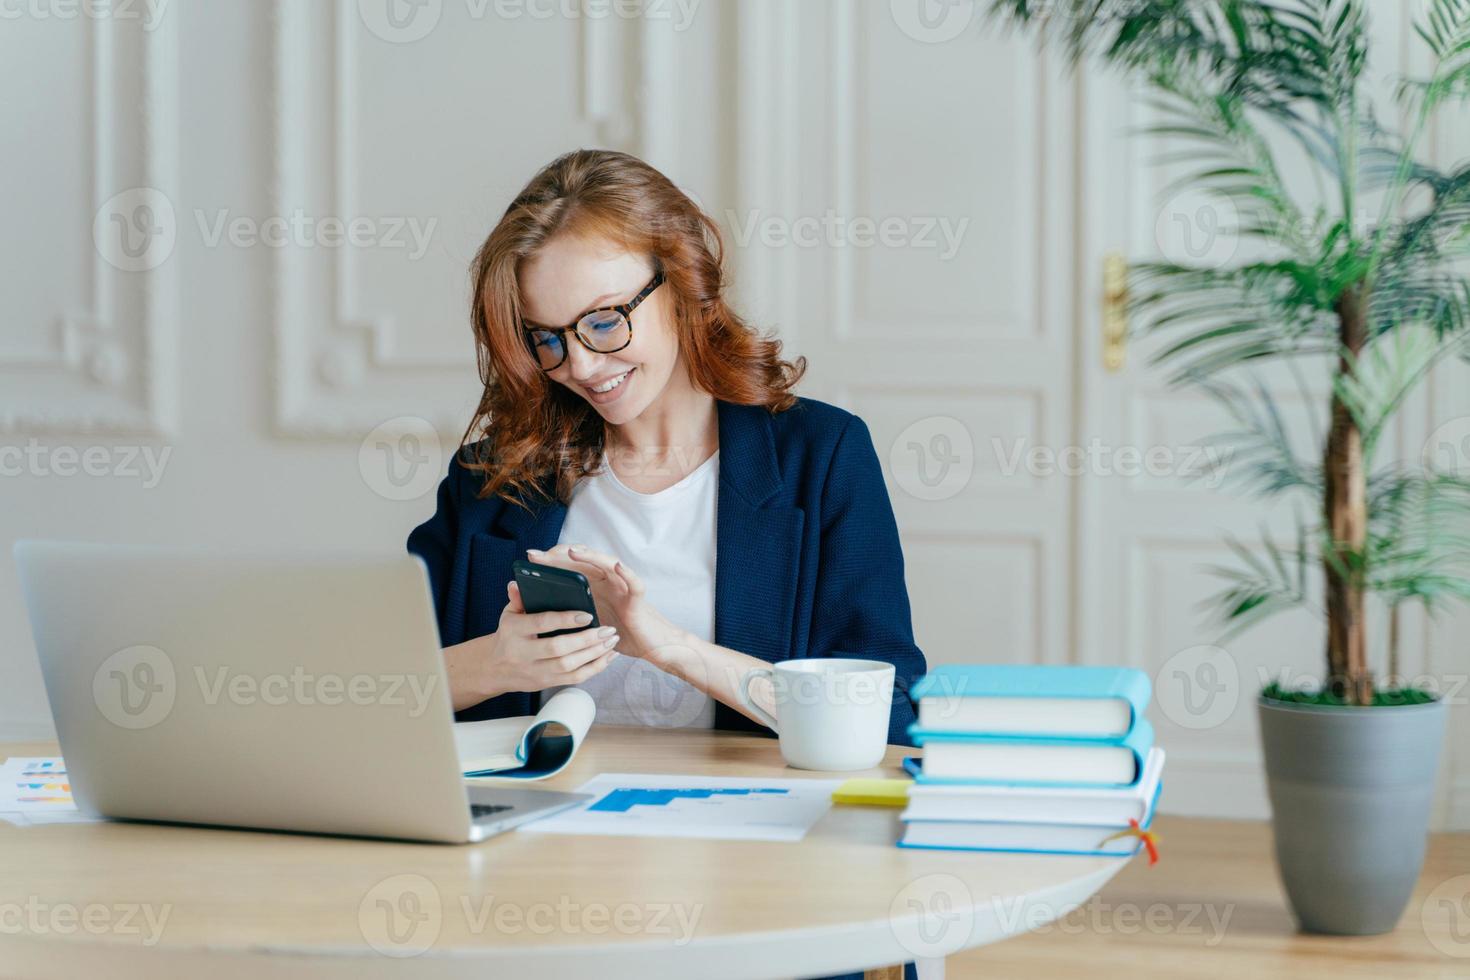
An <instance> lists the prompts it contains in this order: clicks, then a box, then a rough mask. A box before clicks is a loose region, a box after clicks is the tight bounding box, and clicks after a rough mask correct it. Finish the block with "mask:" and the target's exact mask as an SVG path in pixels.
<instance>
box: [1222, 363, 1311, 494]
mask: <svg viewBox="0 0 1470 980" xmlns="http://www.w3.org/2000/svg"><path fill="white" fill-rule="evenodd" d="M1249 381H1250V387H1249V390H1247V389H1245V388H1244V387H1243V386H1241V385H1239V384H1233V383H1229V382H1225V381H1222V380H1219V379H1215V378H1212V379H1207V380H1203V381H1201V382H1200V386H1201V388H1202V389H1203V390H1204V391H1205V393H1206V394H1208V395H1209V396H1210V397H1211V398H1212V399H1214V401H1215V402H1216V403H1217V404H1218V405H1219V406H1220V407H1221V408H1222V409H1224V411H1225V412H1226V413H1227V414H1228V415H1229V416H1230V417H1231V419H1232V421H1233V422H1234V423H1235V428H1233V429H1230V430H1227V431H1224V432H1221V433H1219V434H1218V435H1216V436H1214V437H1212V438H1211V440H1210V441H1211V442H1212V443H1213V442H1219V443H1222V444H1224V445H1226V446H1228V447H1229V449H1230V465H1229V468H1228V470H1227V472H1226V478H1225V480H1224V481H1222V485H1225V486H1229V487H1231V488H1232V489H1236V490H1238V491H1240V492H1245V493H1257V494H1260V495H1261V496H1263V497H1268V498H1269V497H1277V496H1281V495H1282V494H1285V493H1288V492H1292V491H1302V492H1304V493H1306V494H1308V495H1309V496H1311V497H1312V498H1313V499H1315V498H1317V497H1318V496H1320V495H1321V493H1322V464H1321V462H1320V461H1312V460H1307V459H1303V458H1301V457H1300V456H1299V455H1298V454H1297V452H1296V448H1295V445H1294V440H1293V438H1292V436H1291V432H1290V429H1289V427H1288V426H1287V423H1286V419H1285V417H1284V416H1283V415H1282V412H1281V409H1280V407H1279V406H1278V405H1277V402H1276V398H1275V396H1273V395H1272V394H1271V392H1270V390H1269V389H1268V388H1267V387H1266V386H1265V385H1264V384H1262V383H1261V381H1260V379H1259V378H1251V379H1249Z"/></svg>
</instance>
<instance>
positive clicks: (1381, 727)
mask: <svg viewBox="0 0 1470 980" xmlns="http://www.w3.org/2000/svg"><path fill="white" fill-rule="evenodd" d="M992 12H993V13H994V14H996V15H997V16H998V17H999V18H1000V19H1001V20H1002V21H1004V22H1005V23H1007V24H1008V25H1010V26H1012V27H1016V28H1019V29H1021V30H1023V31H1028V32H1031V33H1034V34H1036V35H1037V36H1038V37H1039V38H1040V39H1041V40H1042V41H1043V42H1044V43H1049V44H1052V45H1054V46H1057V47H1059V48H1060V49H1061V50H1062V51H1063V52H1064V53H1065V55H1066V56H1067V58H1068V60H1069V61H1070V62H1071V63H1073V64H1076V63H1077V62H1079V61H1082V60H1088V59H1092V60H1096V61H1099V62H1101V63H1102V64H1103V65H1105V66H1109V67H1111V68H1114V69H1116V70H1120V71H1123V72H1125V73H1127V74H1129V75H1130V76H1131V77H1132V78H1133V79H1134V80H1136V81H1137V82H1139V83H1140V84H1141V87H1142V89H1143V90H1144V91H1145V92H1146V93H1147V95H1148V96H1149V97H1150V101H1151V103H1152V104H1153V106H1154V107H1155V111H1156V113H1157V114H1158V115H1157V119H1158V120H1159V121H1158V124H1157V126H1156V127H1151V128H1152V129H1153V131H1154V132H1155V133H1157V134H1159V135H1163V136H1166V137H1168V138H1169V139H1171V140H1175V141H1179V140H1182V141H1184V142H1185V143H1186V144H1188V147H1189V151H1190V152H1189V161H1190V164H1191V172H1190V173H1189V174H1188V176H1187V177H1186V178H1185V180H1186V181H1187V182H1188V184H1189V186H1190V187H1191V188H1192V189H1193V190H1194V191H1196V192H1200V193H1204V194H1207V195H1214V196H1215V197H1217V198H1219V199H1221V200H1222V201H1228V202H1229V209H1227V210H1233V212H1234V213H1235V214H1237V215H1238V216H1239V225H1238V227H1237V228H1236V229H1235V231H1236V232H1237V233H1238V234H1239V236H1241V238H1240V240H1241V242H1242V244H1244V243H1247V242H1248V243H1250V244H1249V247H1248V249H1247V251H1249V253H1250V256H1249V257H1247V258H1242V259H1241V260H1239V261H1232V262H1230V263H1222V264H1214V265H1202V264H1195V265H1190V264H1178V263H1173V262H1150V263H1143V264H1139V265H1136V266H1134V267H1132V269H1131V270H1130V278H1129V292H1130V305H1131V308H1132V310H1133V311H1134V312H1135V313H1136V314H1137V317H1136V321H1137V323H1138V327H1137V328H1136V329H1137V330H1138V332H1140V333H1143V334H1148V335H1153V336H1154V337H1155V341H1156V342H1157V343H1158V344H1159V345H1160V347H1159V349H1158V353H1157V354H1156V360H1158V361H1160V362H1164V363H1167V364H1168V365H1169V366H1170V367H1171V368H1172V369H1173V375H1172V380H1173V381H1174V382H1175V383H1178V384H1186V385H1191V384H1192V385H1201V386H1204V387H1205V389H1206V390H1208V391H1209V392H1210V393H1211V394H1213V395H1214V396H1216V397H1217V398H1219V399H1220V400H1221V401H1222V402H1223V403H1224V404H1225V406H1226V407H1227V408H1228V409H1229V410H1230V411H1231V412H1232V413H1233V415H1234V416H1235V418H1236V419H1237V420H1238V421H1239V422H1241V423H1243V424H1242V425H1241V427H1240V429H1239V431H1238V432H1237V433H1235V434H1234V435H1235V436H1238V437H1243V438H1244V439H1245V440H1247V442H1248V445H1245V446H1243V447H1242V448H1243V450H1244V451H1243V452H1238V453H1237V454H1236V457H1235V459H1236V460H1237V461H1241V460H1244V464H1243V465H1242V467H1241V470H1242V472H1243V475H1244V476H1245V477H1246V478H1247V479H1248V481H1249V483H1250V489H1251V490H1252V492H1255V493H1258V494H1260V495H1261V496H1263V497H1266V498H1279V497H1290V496H1295V497H1296V498H1297V499H1298V500H1299V501H1301V502H1304V503H1305V504H1306V506H1305V507H1303V508H1302V509H1301V510H1300V511H1299V514H1298V517H1297V519H1296V534H1295V535H1294V539H1295V540H1294V542H1291V543H1286V544H1282V543H1278V542H1277V541H1276V540H1275V539H1274V538H1273V536H1272V535H1269V534H1266V533H1264V532H1263V535H1262V536H1263V539H1264V540H1263V542H1262V544H1261V545H1260V546H1259V547H1246V546H1244V545H1242V544H1240V543H1239V542H1235V541H1232V542H1231V543H1232V547H1233V548H1234V550H1235V552H1236V554H1237V555H1238V556H1239V558H1240V559H1241V561H1240V563H1239V565H1238V566H1237V567H1232V568H1226V569H1223V570H1221V571H1222V573H1223V574H1224V575H1225V576H1226V577H1227V580H1226V584H1225V587H1224V588H1223V589H1222V591H1221V592H1220V594H1219V595H1218V596H1217V597H1215V598H1216V599H1217V600H1218V603H1217V609H1218V611H1219V613H1220V615H1221V618H1222V620H1224V621H1225V623H1226V624H1227V631H1234V630H1238V629H1240V628H1242V627H1244V626H1247V625H1250V624H1253V623H1257V622H1259V621H1260V620H1261V619H1263V618H1264V617H1267V616H1270V615H1272V614H1274V613H1277V612H1280V611H1282V610H1285V609H1288V608H1294V607H1299V606H1303V605H1308V606H1315V607H1317V608H1319V609H1320V611H1321V612H1322V613H1323V615H1324V618H1325V623H1326V628H1325V631H1324V633H1325V635H1324V648H1325V652H1326V657H1325V664H1324V668H1323V671H1322V674H1321V677H1320V678H1319V682H1318V683H1316V684H1314V685H1312V686H1311V688H1310V689H1300V688H1298V687H1296V686H1293V685H1282V684H1279V683H1278V684H1270V685H1267V686H1266V688H1265V689H1264V690H1263V691H1262V692H1261V694H1260V697H1259V699H1258V714H1259V719H1260V724H1261V733H1262V743H1263V748H1264V751H1265V758H1266V769H1267V779H1268V785H1269V790H1270V797H1271V804H1272V810H1273V822H1274V835H1275V842H1276V857H1277V866H1278V868H1279V870H1280V872H1281V877H1282V882H1283V884H1284V886H1285V890H1286V892H1287V896H1288V898H1289V900H1290V903H1291V906H1292V908H1293V910H1294V912H1295V914H1296V916H1297V919H1298V921H1299V922H1300V924H1301V926H1302V927H1303V928H1304V929H1306V930H1308V931H1314V932H1326V933H1339V934H1370V933H1378V932H1384V931H1387V930H1390V929H1392V928H1393V927H1394V925H1395V924H1396V923H1397V921H1398V919H1399V917H1400V916H1401V914H1402V912H1403V909H1404V906H1405V904H1406V903H1407V901H1408V899H1409V896H1410V894H1411V892H1412V889H1413V886H1414V883H1415V881H1416V880H1417V878H1418V875H1419V871H1420V869H1421V866H1422V863H1423V856H1424V843H1425V832H1426V830H1427V825H1428V819H1429V810H1430V802H1431V798H1432V795H1433V788H1434V779H1435V771H1436V768H1437V759H1438V756H1439V746H1440V743H1441V741H1442V740H1443V729H1444V723H1445V719H1444V715H1445V707H1444V704H1443V703H1442V701H1441V700H1440V699H1439V698H1437V697H1436V696H1435V695H1434V693H1433V692H1432V691H1427V690H1421V689H1415V688H1412V687H1404V686H1398V685H1394V684H1392V683H1389V684H1382V685H1381V684H1379V683H1378V682H1377V676H1376V674H1375V670H1374V665H1373V661H1374V660H1378V662H1380V663H1385V665H1386V666H1387V668H1388V674H1389V680H1390V681H1392V680H1393V679H1394V677H1395V675H1396V674H1397V669H1396V666H1397V664H1396V661H1397V650H1396V649H1392V648H1393V647H1394V646H1395V644H1396V637H1397V635H1398V631H1397V629H1396V625H1397V616H1398V612H1399V609H1400V607H1401V606H1402V605H1403V604H1404V603H1421V604H1422V605H1423V606H1424V607H1426V608H1427V609H1428V610H1429V611H1430V612H1431V613H1433V612H1434V611H1436V610H1437V609H1438V608H1439V607H1440V606H1441V605H1443V604H1445V603H1447V602H1452V601H1463V600H1466V599H1467V598H1470V577H1467V555H1470V481H1467V480H1466V479H1464V478H1463V477H1462V476H1461V475H1459V474H1457V473H1455V472H1452V471H1447V470H1441V469H1437V468H1436V466H1435V465H1433V464H1432V463H1431V462H1429V461H1418V460H1416V461H1415V465H1410V464H1409V463H1408V462H1406V461H1404V460H1397V459H1393V460H1386V459H1385V458H1384V457H1385V456H1386V455H1387V454H1386V452H1385V448H1386V444H1387V442H1388V439H1387V438H1386V436H1387V434H1388V432H1389V430H1390V424H1391V422H1392V420H1393V419H1394V417H1395V415H1396V413H1397V412H1398V410H1399V408H1400V406H1401V405H1402V404H1403V402H1404V400H1405V398H1406V397H1407V396H1408V395H1409V394H1410V393H1411V392H1412V391H1413V390H1414V388H1415V387H1416V386H1417V385H1418V384H1419V383H1420V382H1421V381H1422V380H1423V378H1424V377H1425V375H1426V373H1427V372H1428V371H1429V370H1430V368H1431V367H1432V366H1433V365H1435V364H1436V363H1438V362H1440V361H1441V360H1444V359H1447V358H1459V359H1462V360H1463V358H1464V357H1465V355H1466V351H1467V347H1466V337H1467V335H1470V330H1467V329H1466V328H1467V326H1470V282H1467V280H1466V278H1465V276H1464V274H1463V271H1457V269H1456V265H1455V264H1456V262H1457V261H1458V260H1460V259H1462V258H1463V257H1464V256H1465V255H1466V254H1467V252H1470V164H1461V165H1460V166H1458V167H1456V168H1454V169H1450V170H1443V169H1439V168H1437V167H1434V166H1431V165H1430V164H1429V163H1428V162H1426V161H1425V160H1424V159H1423V153H1422V147H1421V144H1422V143H1423V141H1424V136H1425V133H1426V132H1427V131H1428V130H1429V128H1430V124H1431V122H1432V121H1433V120H1434V119H1435V117H1436V114H1437V113H1438V112H1439V111H1440V110H1441V109H1443V108H1446V107H1447V106H1450V105H1463V104H1464V101H1465V100H1466V98H1467V96H1470V0H1432V2H1430V3H1428V4H1427V6H1426V7H1425V9H1424V12H1423V17H1422V20H1421V22H1420V23H1418V24H1417V25H1416V33H1417V34H1418V36H1419V38H1420V39H1421V40H1422V41H1423V43H1424V44H1425V45H1426V46H1427V48H1428V53H1429V56H1430V58H1431V59H1432V64H1433V67H1432V69H1431V70H1430V72H1429V74H1428V77H1425V78H1412V79H1402V80H1399V81H1398V82H1397V85H1396V88H1395V93H1394V98H1395V99H1396V100H1397V103H1398V108H1399V110H1400V112H1401V115H1402V117H1403V118H1404V119H1406V120H1407V123H1406V124H1405V125H1404V126H1402V127H1401V131H1398V132H1396V131H1395V130H1394V129H1392V128H1390V127H1389V126H1387V125H1385V124H1384V123H1383V122H1382V120H1381V117H1380V116H1379V115H1378V114H1376V113H1375V108H1374V105H1373V100H1372V98H1371V96H1370V94H1369V91H1368V85H1367V83H1366V81H1365V79H1366V73H1367V71H1368V66H1369V56H1370V50H1369V48H1370V44H1369V42H1370V37H1371V33H1370V25H1369V22H1368V14H1367V12H1366V11H1365V9H1364V7H1363V4H1362V3H1360V2H1358V0H1272V2H1266V0H997V2H994V3H993V4H992ZM1286 151H1290V152H1292V153H1294V154H1296V155H1298V156H1299V157H1300V158H1303V159H1305V160H1306V161H1308V164H1309V167H1310V169H1311V170H1312V171H1313V172H1314V174H1313V175H1314V177H1315V178H1316V184H1317V188H1318V190H1317V191H1316V192H1315V193H1313V194H1310V195H1303V194H1299V193H1297V192H1295V189H1294V188H1293V187H1291V186H1288V182H1287V181H1285V180H1283V179H1282V167H1281V166H1280V163H1279V160H1278V156H1279V154H1280V153H1282V152H1286ZM1460 268H1461V269H1463V266H1461V267H1460ZM1280 362H1290V365H1291V367H1292V368H1293V369H1294V370H1296V371H1298V372H1300V371H1301V370H1302V369H1303V367H1305V369H1306V370H1308V371H1310V370H1320V371H1322V372H1323V375H1324V380H1326V381H1328V382H1330V387H1329V388H1324V390H1327V391H1330V394H1326V395H1324V396H1322V397H1323V398H1324V400H1325V401H1327V402H1328V404H1327V405H1325V406H1324V407H1325V408H1326V409H1327V413H1326V422H1325V425H1324V426H1323V427H1322V428H1323V429H1324V430H1325V431H1322V432H1321V433H1320V434H1319V435H1318V436H1316V437H1315V438H1314V439H1312V440H1311V441H1313V442H1315V443H1316V444H1315V445H1312V446H1310V447H1308V448H1307V449H1306V450H1305V451H1303V450H1301V449H1300V447H1299V446H1298V443H1299V442H1300V440H1294V439H1293V438H1292V436H1291V434H1290V433H1289V432H1288V430H1289V428H1290V427H1289V426H1287V425H1286V424H1285V422H1284V421H1283V419H1282V413H1281V412H1280V411H1279V409H1278V406H1277V405H1276V404H1275V402H1274V401H1273V397H1272V393H1271V387H1270V385H1268V384H1266V383H1264V382H1263V381H1262V380H1261V377H1262V375H1261V372H1262V370H1263V369H1266V368H1268V366H1269V365H1271V364H1274V363H1280ZM1454 367H1455V369H1458V368H1459V367H1460V365H1459V364H1455V365H1454ZM1238 475H1239V474H1238ZM1319 583H1320V584H1319ZM1370 596H1372V597H1376V598H1378V599H1381V600H1382V603H1381V608H1382V609H1383V610H1385V611H1386V615H1387V617H1388V618H1389V623H1388V629H1386V630H1383V631H1380V632H1385V633H1386V634H1387V635H1388V636H1389V637H1390V638H1391V640H1390V642H1388V643H1386V644H1383V645H1384V646H1386V647H1389V648H1390V649H1386V650H1382V651H1373V652H1376V653H1380V654H1381V655H1382V659H1381V660H1379V658H1378V657H1373V656H1370V641H1369V631H1368V627H1369V613H1370V609H1374V608H1377V607H1378V605H1379V604H1377V603H1375V604H1374V606H1370V605H1369V604H1368V602H1367V600H1368V598H1369V597H1370Z"/></svg>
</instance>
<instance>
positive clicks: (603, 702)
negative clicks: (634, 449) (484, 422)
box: [541, 449, 720, 728]
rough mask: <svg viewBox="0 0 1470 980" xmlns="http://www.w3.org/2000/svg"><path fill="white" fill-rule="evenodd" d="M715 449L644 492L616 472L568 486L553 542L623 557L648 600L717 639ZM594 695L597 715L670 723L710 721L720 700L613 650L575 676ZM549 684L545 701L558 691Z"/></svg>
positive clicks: (608, 720)
mask: <svg viewBox="0 0 1470 980" xmlns="http://www.w3.org/2000/svg"><path fill="white" fill-rule="evenodd" d="M719 457H720V453H719V450H718V449H717V450H715V452H714V454H713V455H712V456H710V458H709V459H707V460H705V461H704V462H703V463H701V464H700V465H699V466H697V467H695V468H694V470H693V471H692V472H690V473H689V474H688V475H687V476H685V477H684V479H682V480H680V481H679V482H678V483H676V484H674V485H673V486H671V487H667V488H666V489H663V490H660V491H659V492H658V493H639V492H638V491H636V490H632V489H630V488H629V487H627V486H625V485H624V484H623V482H622V481H621V480H619V479H618V478H617V475H616V474H614V473H613V471H612V467H611V466H610V465H609V463H608V460H607V456H606V454H605V453H604V455H603V458H602V470H601V472H600V473H598V474H596V475H593V476H588V477H584V478H583V479H582V480H581V481H580V482H579V483H578V484H577V486H576V488H575V489H573V491H572V499H571V502H570V503H569V504H568V506H567V515H566V518H565V520H564V522H563V524H562V529H561V534H560V536H559V537H558V538H557V544H559V545H560V544H584V545H586V546H587V547H589V548H591V549H593V550H594V551H601V552H604V553H605V554H609V555H612V556H614V557H615V558H617V559H618V560H620V561H622V562H624V563H625V564H626V565H627V566H628V567H629V568H631V569H632V570H633V571H634V572H636V573H637V575H638V577H639V578H640V579H642V580H643V584H644V588H645V590H646V593H647V596H648V600H649V601H650V602H652V603H653V605H654V607H655V608H656V609H658V610H659V611H660V612H662V613H663V614H664V615H665V616H666V617H668V619H669V620H670V621H671V622H672V623H674V624H675V625H676V626H680V627H682V628H684V629H686V630H688V631H689V632H690V633H692V634H694V635H695V636H697V637H699V638H701V639H704V640H709V641H713V640H714V624H715V515H716V493H717V492H718V488H719V483H720V473H719V469H720V466H719ZM576 686H577V687H580V688H582V689H583V690H585V691H586V692H587V693H588V694H591V695H592V698H593V700H594V701H596V702H597V722H598V723H599V724H605V725H647V726H654V727H664V728H685V727H687V728H712V727H714V721H715V702H714V700H713V699H711V698H710V697H709V695H707V694H705V693H704V692H703V691H701V690H699V689H698V688H696V687H694V686H692V685H690V684H689V683H687V682H686V681H683V680H680V679H679V678H677V677H674V676H673V675H671V674H667V673H665V672H664V671H662V670H659V669H658V668H657V667H654V666H652V665H651V664H649V663H647V662H645V661H643V660H639V659H638V658H637V657H630V656H626V655H624V656H619V657H615V658H614V659H613V661H612V663H610V664H609V665H608V666H607V668H606V669H604V670H603V671H602V673H600V674H598V675H597V676H595V677H592V678H590V679H588V680H586V681H584V682H582V683H581V684H578V685H576ZM559 690H561V688H559V687H558V688H552V689H549V690H546V691H543V692H542V694H541V703H542V704H545V703H546V699H547V698H549V697H550V696H551V695H552V694H554V693H556V691H559Z"/></svg>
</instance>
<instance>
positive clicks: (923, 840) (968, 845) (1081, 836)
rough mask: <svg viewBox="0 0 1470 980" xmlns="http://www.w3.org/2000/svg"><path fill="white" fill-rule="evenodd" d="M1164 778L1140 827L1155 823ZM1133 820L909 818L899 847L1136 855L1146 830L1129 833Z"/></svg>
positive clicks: (1141, 829)
mask: <svg viewBox="0 0 1470 980" xmlns="http://www.w3.org/2000/svg"><path fill="white" fill-rule="evenodd" d="M1162 789H1163V785H1162V783H1155V784H1154V788H1153V792H1152V794H1151V795H1150V796H1149V797H1148V801H1147V803H1148V807H1147V811H1146V813H1145V814H1144V818H1143V819H1142V820H1140V821H1137V822H1136V829H1137V830H1138V831H1147V830H1149V829H1150V828H1151V827H1152V826H1153V819H1154V812H1155V810H1156V809H1157V806H1158V799H1159V794H1160V792H1161V791H1162ZM1129 830H1130V827H1129V826H1126V825H1125V826H1099V825H1092V824H1078V823H1037V822H1012V821H977V820H909V821H907V822H906V823H905V824H904V835H903V837H902V838H901V839H900V840H899V841H898V846H899V847H914V848H928V849H934V850H947V851H1001V852H1010V853H1026V854H1079V855H1088V856H1097V857H1124V858H1126V857H1131V856H1133V855H1134V854H1135V853H1137V852H1138V849H1139V847H1141V846H1143V839H1142V836H1141V835H1140V834H1135V833H1128V831H1129Z"/></svg>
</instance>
